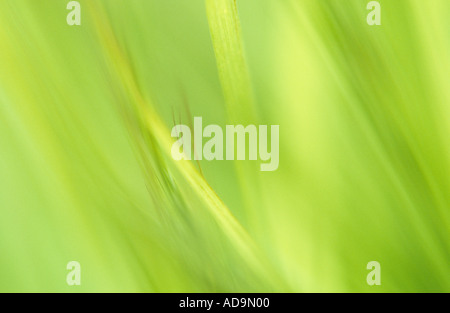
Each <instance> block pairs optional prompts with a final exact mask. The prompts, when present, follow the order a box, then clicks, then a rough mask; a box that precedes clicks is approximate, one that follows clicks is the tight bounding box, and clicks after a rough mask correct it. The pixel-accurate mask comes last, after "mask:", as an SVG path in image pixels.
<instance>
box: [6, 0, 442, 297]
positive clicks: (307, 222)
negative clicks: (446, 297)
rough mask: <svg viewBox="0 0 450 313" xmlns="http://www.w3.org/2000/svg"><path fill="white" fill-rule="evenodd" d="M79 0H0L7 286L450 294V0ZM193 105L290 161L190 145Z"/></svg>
mask: <svg viewBox="0 0 450 313" xmlns="http://www.w3.org/2000/svg"><path fill="white" fill-rule="evenodd" d="M79 2H80V3H81V6H82V25H81V26H79V27H77V26H75V27H70V26H68V25H67V24H66V15H67V13H68V11H67V10H66V4H67V3H68V1H65V0H43V1H36V0H0V173H1V175H2V178H3V179H2V180H1V181H0V291H1V292H14V291H23V292H33V291H43V292H55V291H56V292H106V291H112V292H119V291H124V292H262V291H268V292H432V291H434V292H450V280H449V276H450V240H449V239H450V139H449V138H450V136H449V134H450V89H449V88H448V82H449V81H450V74H449V73H450V36H449V33H450V22H449V21H450V20H449V18H448V15H449V14H450V2H449V1H447V0H432V1H428V0H427V1H426V0H396V1H388V0H380V1H379V2H380V3H381V6H382V25H381V26H375V27H374V26H372V27H371V26H368V25H367V24H366V15H367V13H368V11H367V10H366V5H367V3H368V2H369V1H368V0H345V1H342V0H320V1H319V0H282V1H281V0H242V1H238V3H237V9H238V10H237V11H235V2H234V1H232V0H215V1H212V0H206V1H204V0H189V1H185V0H170V1H161V0H133V1H127V0H89V1H88V0H84V1H83V0H80V1H79ZM194 116H202V117H203V120H204V124H219V125H222V126H223V125H225V124H226V123H230V122H232V123H234V124H238V123H244V124H246V123H255V124H269V125H272V124H277V125H280V167H279V169H278V170H277V171H275V172H260V171H259V164H260V162H259V161H258V162H242V161H240V162H230V161H223V162H220V161H214V162H207V161H201V162H200V163H199V164H197V163H193V162H192V163H191V162H175V161H173V160H172V159H171V156H170V147H171V138H170V129H171V128H172V126H173V125H174V123H175V124H178V123H186V124H190V123H192V120H193V117H194ZM199 166H200V167H201V171H199V170H198V167H199ZM72 260H75V261H78V262H80V263H81V267H82V286H78V287H69V286H67V284H66V274H67V270H66V264H67V263H68V262H69V261H72ZM369 261H378V262H380V263H381V270H382V285H381V286H375V287H370V286H368V285H367V284H366V275H367V273H368V271H367V270H366V264H367V263H368V262H369Z"/></svg>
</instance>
